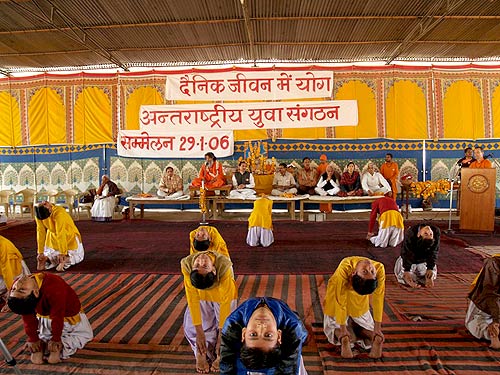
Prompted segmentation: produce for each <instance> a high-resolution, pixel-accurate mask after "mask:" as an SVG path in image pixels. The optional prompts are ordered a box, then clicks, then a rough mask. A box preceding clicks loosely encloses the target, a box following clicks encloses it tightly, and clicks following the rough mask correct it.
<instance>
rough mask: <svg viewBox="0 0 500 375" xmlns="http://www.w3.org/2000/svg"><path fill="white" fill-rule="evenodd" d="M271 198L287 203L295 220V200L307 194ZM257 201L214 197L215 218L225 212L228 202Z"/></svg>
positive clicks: (302, 198)
mask: <svg viewBox="0 0 500 375" xmlns="http://www.w3.org/2000/svg"><path fill="white" fill-rule="evenodd" d="M268 198H269V199H271V200H272V201H273V203H274V202H276V203H286V205H287V209H288V214H289V215H290V219H291V220H295V219H296V218H295V202H296V201H301V202H302V200H304V199H307V196H305V197H303V196H300V195H298V196H296V197H293V198H282V197H273V196H269V197H268ZM253 202H255V199H238V198H221V199H214V200H213V204H214V207H213V218H214V219H217V214H218V213H219V214H220V215H221V216H222V213H223V212H224V205H225V204H226V203H236V204H252V205H253Z"/></svg>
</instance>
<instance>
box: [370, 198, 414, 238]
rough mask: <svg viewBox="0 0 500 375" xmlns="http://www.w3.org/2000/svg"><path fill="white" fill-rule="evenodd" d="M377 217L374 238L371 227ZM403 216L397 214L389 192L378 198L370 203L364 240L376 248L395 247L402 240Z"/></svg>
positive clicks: (397, 208)
mask: <svg viewBox="0 0 500 375" xmlns="http://www.w3.org/2000/svg"><path fill="white" fill-rule="evenodd" d="M377 214H378V215H379V217H378V234H377V235H376V236H375V234H374V233H373V227H374V226H375V221H376V219H377ZM404 228H405V227H404V223H403V216H402V215H401V213H400V212H399V207H398V205H397V204H396V202H395V201H394V199H392V192H391V191H390V190H389V192H388V193H387V196H385V197H382V198H378V199H377V200H375V201H374V202H373V203H372V211H371V213H370V223H369V224H368V234H367V235H366V239H367V240H369V241H370V242H371V243H372V244H374V245H375V246H376V247H387V246H392V247H396V246H397V245H399V244H400V243H401V242H402V241H403V238H404Z"/></svg>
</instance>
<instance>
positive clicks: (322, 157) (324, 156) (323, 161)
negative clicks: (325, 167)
mask: <svg viewBox="0 0 500 375" xmlns="http://www.w3.org/2000/svg"><path fill="white" fill-rule="evenodd" d="M327 160H328V157H327V156H326V155H325V154H322V155H321V156H320V157H319V161H320V162H321V163H326V161H327Z"/></svg>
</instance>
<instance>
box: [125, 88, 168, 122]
mask: <svg viewBox="0 0 500 375" xmlns="http://www.w3.org/2000/svg"><path fill="white" fill-rule="evenodd" d="M159 104H164V102H163V99H162V97H161V94H160V93H159V92H158V90H157V89H155V88H154V87H147V86H144V87H139V88H138V89H136V90H134V92H133V93H131V94H130V95H129V96H128V98H127V107H126V109H125V114H126V118H125V130H139V128H140V126H139V111H140V109H141V105H159Z"/></svg>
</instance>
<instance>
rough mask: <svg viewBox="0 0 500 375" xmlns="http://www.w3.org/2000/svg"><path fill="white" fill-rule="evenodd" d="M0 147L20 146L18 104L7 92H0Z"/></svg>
mask: <svg viewBox="0 0 500 375" xmlns="http://www.w3.org/2000/svg"><path fill="white" fill-rule="evenodd" d="M0 145H11V146H21V145H22V139H21V116H20V114H19V103H18V102H17V101H16V99H15V98H13V97H12V96H11V95H10V94H9V92H7V91H2V92H0Z"/></svg>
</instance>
